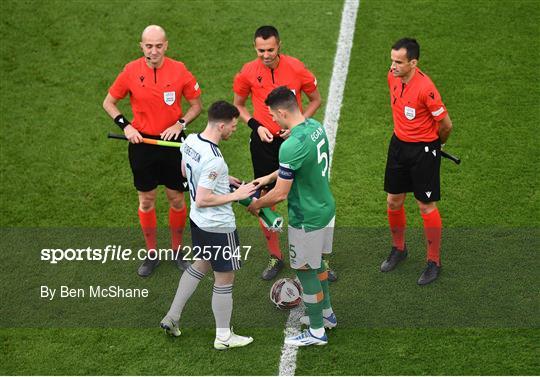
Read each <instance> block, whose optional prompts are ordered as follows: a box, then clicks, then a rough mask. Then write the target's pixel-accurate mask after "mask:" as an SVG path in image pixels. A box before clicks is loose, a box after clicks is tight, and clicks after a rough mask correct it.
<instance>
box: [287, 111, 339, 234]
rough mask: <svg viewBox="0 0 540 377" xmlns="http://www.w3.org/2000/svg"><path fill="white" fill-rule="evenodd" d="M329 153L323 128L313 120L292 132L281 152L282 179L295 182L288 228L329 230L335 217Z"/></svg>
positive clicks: (307, 121) (290, 202)
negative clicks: (328, 227)
mask: <svg viewBox="0 0 540 377" xmlns="http://www.w3.org/2000/svg"><path fill="white" fill-rule="evenodd" d="M329 162H330V152H329V144H328V138H327V137H326V132H325V131H324V127H323V126H322V125H321V124H320V123H319V122H317V121H316V120H314V119H306V121H305V122H303V123H302V124H299V125H297V126H295V127H293V128H292V130H291V134H290V136H289V137H288V138H287V140H285V141H284V142H283V144H282V145H281V148H280V149H279V176H280V177H281V178H283V179H294V181H293V184H292V187H291V191H290V192H289V196H288V197H287V200H288V203H289V204H288V207H289V225H290V226H292V227H293V228H303V229H304V230H306V231H311V230H317V229H322V228H324V227H325V226H327V225H328V224H329V223H330V221H331V220H332V218H333V217H334V216H335V213H336V202H335V200H334V196H333V195H332V192H331V191H330V184H329V182H328V173H329V171H328V169H329Z"/></svg>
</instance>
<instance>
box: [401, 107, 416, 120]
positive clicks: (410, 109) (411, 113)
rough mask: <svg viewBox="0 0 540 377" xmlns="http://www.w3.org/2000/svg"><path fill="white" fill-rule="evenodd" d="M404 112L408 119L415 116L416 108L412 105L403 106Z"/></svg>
mask: <svg viewBox="0 0 540 377" xmlns="http://www.w3.org/2000/svg"><path fill="white" fill-rule="evenodd" d="M403 111H404V113H405V118H407V119H408V120H413V119H414V117H415V116H416V109H414V108H413V107H409V106H405V109H404V110H403Z"/></svg>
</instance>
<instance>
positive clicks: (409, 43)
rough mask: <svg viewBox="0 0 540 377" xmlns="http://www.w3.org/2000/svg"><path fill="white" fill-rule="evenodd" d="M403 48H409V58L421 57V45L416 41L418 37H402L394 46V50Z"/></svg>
mask: <svg viewBox="0 0 540 377" xmlns="http://www.w3.org/2000/svg"><path fill="white" fill-rule="evenodd" d="M402 48H404V49H405V50H407V59H409V60H412V59H416V60H418V59H420V45H419V44H418V42H416V39H413V38H401V39H400V40H399V41H397V42H396V43H394V45H393V46H392V50H399V49H402Z"/></svg>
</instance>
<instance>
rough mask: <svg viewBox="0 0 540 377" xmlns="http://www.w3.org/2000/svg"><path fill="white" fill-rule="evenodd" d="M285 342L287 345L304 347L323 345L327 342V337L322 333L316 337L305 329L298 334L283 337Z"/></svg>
mask: <svg viewBox="0 0 540 377" xmlns="http://www.w3.org/2000/svg"><path fill="white" fill-rule="evenodd" d="M285 344H287V345H289V346H296V347H304V346H324V345H326V344H328V337H327V336H326V334H324V335H323V336H322V337H320V338H317V337H316V336H315V335H313V334H312V333H311V331H309V329H306V330H304V331H302V332H301V333H300V335H295V336H290V337H288V338H285Z"/></svg>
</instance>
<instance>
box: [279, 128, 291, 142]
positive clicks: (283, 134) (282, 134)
mask: <svg viewBox="0 0 540 377" xmlns="http://www.w3.org/2000/svg"><path fill="white" fill-rule="evenodd" d="M290 134H291V130H281V132H280V133H279V137H280V138H282V139H283V140H286V139H287V138H288V137H289V135H290Z"/></svg>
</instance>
